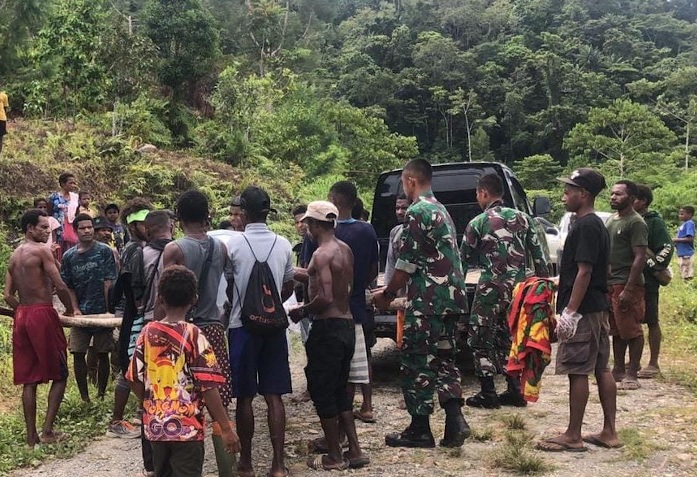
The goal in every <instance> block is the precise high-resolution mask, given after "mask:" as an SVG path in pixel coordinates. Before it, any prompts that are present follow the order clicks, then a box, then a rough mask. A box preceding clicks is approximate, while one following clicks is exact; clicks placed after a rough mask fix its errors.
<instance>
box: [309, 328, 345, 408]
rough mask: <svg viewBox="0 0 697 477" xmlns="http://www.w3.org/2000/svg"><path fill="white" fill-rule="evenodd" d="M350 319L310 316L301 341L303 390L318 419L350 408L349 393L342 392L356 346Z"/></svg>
mask: <svg viewBox="0 0 697 477" xmlns="http://www.w3.org/2000/svg"><path fill="white" fill-rule="evenodd" d="M355 329H356V327H355V325H354V323H353V320H347V319H345V318H324V319H321V320H314V321H313V322H312V328H311V329H310V337H309V338H308V339H307V343H305V351H306V353H307V366H305V376H306V377H307V390H308V391H309V392H310V397H311V398H312V402H313V403H314V404H315V409H316V410H317V415H318V416H319V417H320V418H321V419H328V418H332V417H336V416H338V415H339V414H340V413H342V412H346V411H350V410H351V409H353V396H349V395H348V394H347V392H346V384H347V383H348V378H349V371H350V369H351V358H353V350H354V348H355V346H356V331H355Z"/></svg>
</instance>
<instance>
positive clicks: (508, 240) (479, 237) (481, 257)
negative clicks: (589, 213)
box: [460, 200, 549, 292]
mask: <svg viewBox="0 0 697 477" xmlns="http://www.w3.org/2000/svg"><path fill="white" fill-rule="evenodd" d="M526 252H530V254H531V256H532V260H533V265H534V267H535V273H536V275H537V276H538V277H547V276H548V275H549V268H548V264H547V260H546V258H545V255H544V252H543V250H542V245H541V244H540V241H539V239H538V237H537V232H536V227H535V223H534V220H533V218H532V217H530V216H529V215H528V214H526V213H524V212H521V211H519V210H515V209H511V208H509V207H504V206H503V202H501V201H500V200H497V201H494V202H493V203H492V204H491V205H489V207H488V208H487V209H486V210H485V211H484V212H482V213H481V214H479V215H478V216H476V217H475V218H474V219H472V221H471V222H470V223H469V224H468V225H467V228H466V229H465V236H464V237H463V239H462V247H461V249H460V253H461V255H462V261H463V263H464V264H465V265H464V266H465V272H467V269H466V268H467V264H468V263H476V264H477V265H478V266H479V268H481V269H482V274H481V277H480V278H479V283H480V284H484V283H490V284H496V285H498V286H497V287H496V288H501V287H503V288H504V289H506V290H507V291H509V292H512V291H513V287H514V286H515V284H516V283H518V282H522V281H523V280H525V264H526Z"/></svg>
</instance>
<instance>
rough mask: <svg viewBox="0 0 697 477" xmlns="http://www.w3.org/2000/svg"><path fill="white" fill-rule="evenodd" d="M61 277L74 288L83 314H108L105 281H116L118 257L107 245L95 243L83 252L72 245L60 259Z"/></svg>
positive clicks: (69, 286)
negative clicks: (115, 256)
mask: <svg viewBox="0 0 697 477" xmlns="http://www.w3.org/2000/svg"><path fill="white" fill-rule="evenodd" d="M61 278H63V281H64V282H65V284H66V285H68V288H70V289H72V290H74V291H75V296H76V297H77V303H78V307H79V308H80V312H81V313H82V314H83V315H91V314H96V313H106V311H107V302H106V296H105V293H104V282H105V281H107V280H116V260H115V259H114V252H112V250H111V248H109V246H108V245H105V244H103V243H101V242H95V243H94V246H93V247H92V248H90V249H89V250H86V251H84V252H80V251H78V246H77V245H75V246H74V247H71V248H70V249H69V250H68V251H67V252H65V254H64V255H63V259H62V261H61Z"/></svg>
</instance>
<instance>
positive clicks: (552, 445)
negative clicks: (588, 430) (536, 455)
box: [535, 439, 588, 452]
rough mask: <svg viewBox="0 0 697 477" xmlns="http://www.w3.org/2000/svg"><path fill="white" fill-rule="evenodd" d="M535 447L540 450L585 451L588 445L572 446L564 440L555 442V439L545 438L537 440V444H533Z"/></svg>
mask: <svg viewBox="0 0 697 477" xmlns="http://www.w3.org/2000/svg"><path fill="white" fill-rule="evenodd" d="M535 449H537V450H541V451H544V452H586V451H587V450H588V447H586V446H581V447H574V446H570V445H569V444H566V443H564V442H557V441H553V440H551V439H547V440H544V441H540V442H538V443H537V445H536V446H535Z"/></svg>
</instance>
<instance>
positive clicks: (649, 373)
mask: <svg viewBox="0 0 697 477" xmlns="http://www.w3.org/2000/svg"><path fill="white" fill-rule="evenodd" d="M660 374H661V370H660V369H656V368H644V369H641V370H639V372H638V373H637V377H638V378H640V379H653V378H655V377H656V376H660Z"/></svg>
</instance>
